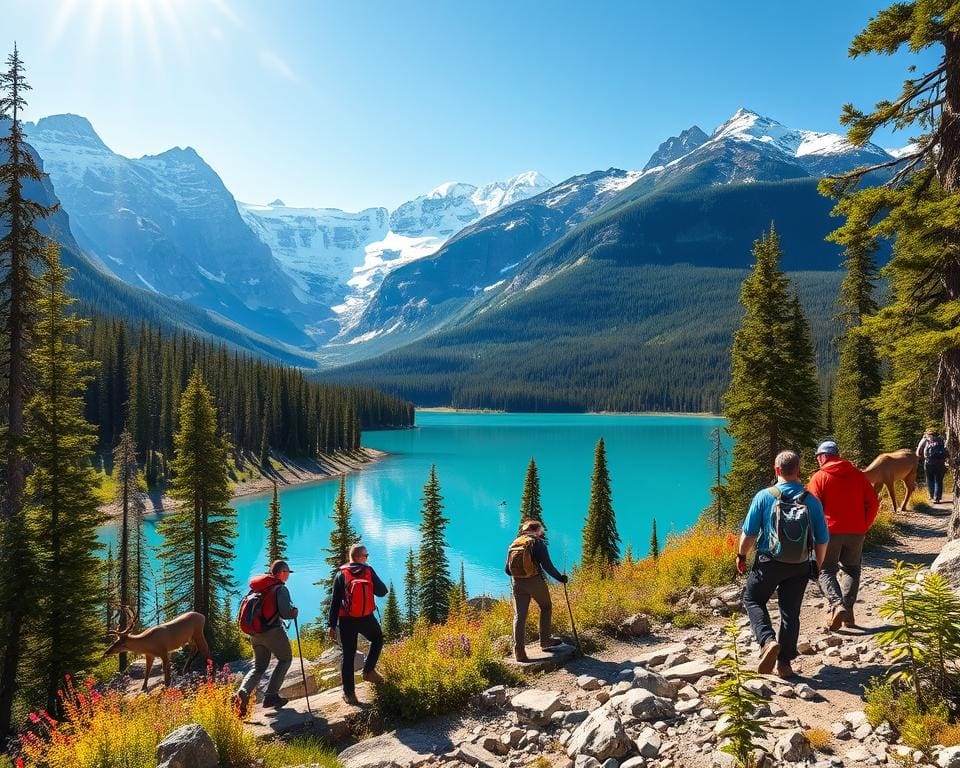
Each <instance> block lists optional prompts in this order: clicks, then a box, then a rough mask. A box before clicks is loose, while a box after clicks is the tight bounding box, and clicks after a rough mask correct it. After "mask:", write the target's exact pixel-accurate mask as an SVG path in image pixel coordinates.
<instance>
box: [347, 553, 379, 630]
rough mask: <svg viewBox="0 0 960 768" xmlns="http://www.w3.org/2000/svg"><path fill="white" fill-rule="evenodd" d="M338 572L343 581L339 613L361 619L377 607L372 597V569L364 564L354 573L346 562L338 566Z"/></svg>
mask: <svg viewBox="0 0 960 768" xmlns="http://www.w3.org/2000/svg"><path fill="white" fill-rule="evenodd" d="M340 573H342V574H343V581H344V590H343V603H342V604H341V605H340V615H341V616H349V617H350V618H352V619H362V618H363V617H364V616H369V615H370V614H372V613H373V611H374V609H375V608H376V607H377V605H376V602H375V601H374V597H373V569H372V568H371V567H370V566H369V565H364V566H363V567H362V568H360V569H358V570H357V571H356V573H354V571H353V570H352V568H351V566H350V564H347V565H341V566H340Z"/></svg>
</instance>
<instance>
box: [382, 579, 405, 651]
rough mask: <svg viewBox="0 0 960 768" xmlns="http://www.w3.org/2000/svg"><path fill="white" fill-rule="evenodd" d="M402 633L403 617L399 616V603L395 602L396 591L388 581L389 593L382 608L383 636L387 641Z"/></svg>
mask: <svg viewBox="0 0 960 768" xmlns="http://www.w3.org/2000/svg"><path fill="white" fill-rule="evenodd" d="M402 634H403V619H402V618H400V605H399V604H398V603H397V591H396V590H395V589H394V588H393V582H392V581H391V582H390V594H388V595H387V604H386V605H385V606H384V609H383V637H384V639H385V640H386V641H387V642H390V641H392V640H396V639H397V638H399V637H400V636H401V635H402Z"/></svg>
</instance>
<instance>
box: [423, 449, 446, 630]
mask: <svg viewBox="0 0 960 768" xmlns="http://www.w3.org/2000/svg"><path fill="white" fill-rule="evenodd" d="M421 501H423V507H422V509H421V512H420V513H421V515H422V518H423V519H422V522H421V523H420V534H421V537H420V552H419V553H418V557H417V565H418V573H417V587H418V595H417V604H418V605H419V608H420V615H421V616H422V617H423V618H425V619H426V620H427V621H429V622H430V623H431V624H440V623H441V622H443V621H445V620H446V618H447V614H448V613H449V610H450V588H451V587H452V586H453V581H452V580H451V579H450V564H449V561H448V560H447V541H446V528H447V523H449V522H450V520H449V519H448V518H446V517H444V516H443V503H442V501H443V496H441V495H440V481H439V480H438V479H437V467H436V465H433V466H431V467H430V478H429V479H428V480H427V483H426V485H424V486H423V497H422V499H421Z"/></svg>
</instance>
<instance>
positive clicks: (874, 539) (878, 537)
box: [863, 507, 897, 549]
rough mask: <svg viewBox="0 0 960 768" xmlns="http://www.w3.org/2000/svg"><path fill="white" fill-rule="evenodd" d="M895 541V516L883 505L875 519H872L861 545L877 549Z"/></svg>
mask: <svg viewBox="0 0 960 768" xmlns="http://www.w3.org/2000/svg"><path fill="white" fill-rule="evenodd" d="M896 541H897V518H896V516H895V515H894V513H893V512H891V511H890V510H889V509H887V508H886V507H884V508H883V509H881V510H880V512H879V514H878V515H877V519H876V520H874V521H873V525H871V526H870V530H868V531H867V536H866V538H865V539H864V542H863V546H864V548H865V549H879V548H880V547H885V546H887V545H888V544H893V543H895V542H896Z"/></svg>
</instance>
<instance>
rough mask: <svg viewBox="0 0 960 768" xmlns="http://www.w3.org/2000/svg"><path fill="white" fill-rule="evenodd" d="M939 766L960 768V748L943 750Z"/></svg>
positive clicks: (945, 748) (938, 762) (940, 754)
mask: <svg viewBox="0 0 960 768" xmlns="http://www.w3.org/2000/svg"><path fill="white" fill-rule="evenodd" d="M951 543H953V542H951ZM937 765H939V766H940V768H960V747H944V748H943V749H941V750H940V751H939V752H938V753H937Z"/></svg>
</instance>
